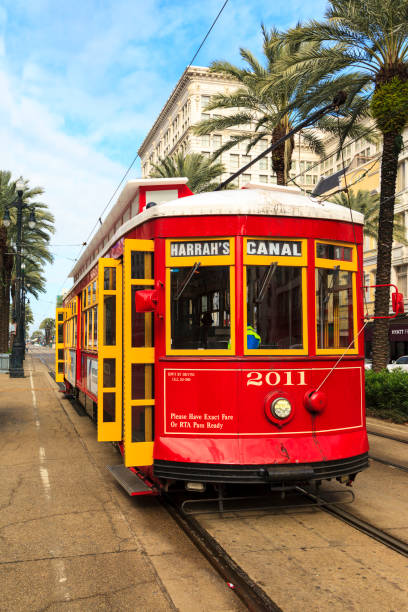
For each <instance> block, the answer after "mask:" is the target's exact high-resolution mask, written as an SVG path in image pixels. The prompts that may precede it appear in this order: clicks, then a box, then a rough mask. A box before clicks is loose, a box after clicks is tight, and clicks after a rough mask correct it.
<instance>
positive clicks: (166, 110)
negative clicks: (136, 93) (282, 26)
mask: <svg viewBox="0 0 408 612" xmlns="http://www.w3.org/2000/svg"><path fill="white" fill-rule="evenodd" d="M194 78H201V79H203V78H205V79H206V80H208V81H224V82H225V84H226V85H228V84H231V85H232V84H235V85H236V84H237V81H236V80H235V79H233V78H231V79H229V78H228V77H226V76H225V75H224V74H222V73H220V72H211V71H210V69H209V68H207V67H205V66H190V67H189V68H186V69H185V71H184V72H183V74H182V75H181V77H180V79H179V81H178V82H177V84H176V86H175V87H174V89H173V91H172V92H171V94H170V96H169V97H168V99H167V101H166V103H165V105H164V106H163V108H162V110H161V112H160V114H159V116H158V117H157V119H156V121H155V122H154V124H153V126H152V127H151V129H150V130H149V132H148V134H147V136H146V137H145V139H144V140H143V142H142V144H141V145H140V147H139V150H138V155H139V157H140V158H142V157H143V156H144V155H145V154H146V150H147V149H148V147H149V144H150V141H151V140H154V138H155V137H156V134H157V132H158V131H159V130H160V126H161V124H162V122H163V121H164V120H165V119H166V118H167V117H168V115H170V114H171V113H172V112H173V108H174V107H173V105H174V102H175V100H176V99H177V98H178V97H179V96H180V95H181V93H182V91H183V89H185V88H186V87H187V86H188V84H189V83H190V82H191V81H192V79H194Z"/></svg>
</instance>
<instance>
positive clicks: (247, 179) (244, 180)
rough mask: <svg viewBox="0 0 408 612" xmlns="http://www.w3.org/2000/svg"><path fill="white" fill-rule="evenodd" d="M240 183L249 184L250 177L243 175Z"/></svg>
mask: <svg viewBox="0 0 408 612" xmlns="http://www.w3.org/2000/svg"><path fill="white" fill-rule="evenodd" d="M242 182H243V183H250V182H251V175H250V174H243V175H242Z"/></svg>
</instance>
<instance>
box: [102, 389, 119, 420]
mask: <svg viewBox="0 0 408 612" xmlns="http://www.w3.org/2000/svg"><path fill="white" fill-rule="evenodd" d="M115 421H116V406H115V393H104V394H103V422H104V423H114V422H115Z"/></svg>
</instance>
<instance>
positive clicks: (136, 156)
mask: <svg viewBox="0 0 408 612" xmlns="http://www.w3.org/2000/svg"><path fill="white" fill-rule="evenodd" d="M228 1H229V0H225V2H224V4H223V5H222V7H221V9H220V10H219V12H218V14H217V16H216V17H215V19H214V21H213V22H212V24H211V26H210V29H209V30H208V32H207V34H206V35H205V36H204V38H203V40H202V41H201V44H200V46H199V47H198V49H197V51H196V52H195V54H194V55H193V57H192V59H191V61H190V63H189V65H188V66H187V68H186V70H188V69H189V68H190V66H191V64H192V63H193V61H194V60H195V58H196V57H197V55H198V54H199V52H200V51H201V49H202V47H203V45H204V43H205V41H206V40H207V38H208V36H209V35H210V33H211V31H212V29H213V28H214V26H215V24H216V23H217V21H218V19H219V17H220V16H221V13H222V12H223V10H224V8H225V7H226V5H227V4H228ZM138 157H139V153H136V155H135V157H134V159H133V161H132V163H131V164H130V166H129V167H128V169H127V170H126V172H125V174H124V175H123V177H122V180H121V181H120V183H119V185H118V186H117V187H116V189H115V191H114V192H113V194H112V196H111V197H110V199H109V201H108V203H107V204H106V206H105V207H104V209H103V211H102V212H101V214H100V215H99V217H98V219H97V221H96V223H95V225H94V226H93V228H92V230H91V232H90V233H89V236H88V238H87V239H86V240H85V241H84V242H83V243H82V247H81V250H80V251H79V253H78V255H77V257H76V261H78V260H79V259H80V257H81V253H82V249H83V247H84V246H86V245H88V243H89V240H90V238H91V236H92V234H93V232H94V231H95V229H96V227H97V225H98V222H99V223H100V225H102V216H103V215H104V213H105V211H106V210H107V208H108V206H109V205H110V203H111V202H112V200H113V198H114V197H115V195H116V193H117V192H118V190H119V188H120V186H121V185H122V183H123V181H124V180H125V178H126V177H127V175H128V174H129V172H130V170H131V169H132V167H133V165H134V163H135V162H136V160H137V158H138ZM68 279H69V276H67V277H66V279H65V280H64V282H63V283H62V285H61V287H63V285H64V284H65V282H66V281H67V280H68Z"/></svg>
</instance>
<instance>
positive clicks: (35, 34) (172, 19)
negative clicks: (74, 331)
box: [0, 0, 326, 331]
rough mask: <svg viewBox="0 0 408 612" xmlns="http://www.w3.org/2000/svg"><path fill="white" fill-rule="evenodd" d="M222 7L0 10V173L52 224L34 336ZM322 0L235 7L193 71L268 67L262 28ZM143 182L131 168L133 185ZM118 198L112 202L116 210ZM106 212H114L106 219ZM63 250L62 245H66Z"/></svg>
mask: <svg viewBox="0 0 408 612" xmlns="http://www.w3.org/2000/svg"><path fill="white" fill-rule="evenodd" d="M222 5H223V0H206V1H203V0H143V1H141V0H133V1H130V0H115V1H111V0H103V1H101V0H99V1H97V0H71V2H69V3H63V2H56V1H55V0H35V2H33V1H32V0H2V3H1V5H0V92H1V94H0V169H2V170H9V171H10V172H11V173H12V177H13V179H16V178H18V177H19V176H23V177H24V178H25V179H28V180H29V181H30V186H41V187H43V188H44V190H45V193H44V195H43V196H41V201H42V202H44V203H45V204H47V205H48V207H49V209H50V211H51V212H52V213H53V215H54V216H55V226H56V231H55V235H54V236H53V238H52V241H51V250H52V253H53V255H54V258H55V259H54V263H53V264H51V265H47V266H46V268H45V270H44V274H45V276H46V278H47V291H46V293H45V294H42V295H41V296H40V297H39V299H38V300H35V299H34V298H32V297H31V298H30V305H31V308H32V310H33V313H34V325H33V326H32V327H31V331H34V330H35V329H38V326H39V324H40V323H41V321H42V320H43V319H44V318H46V317H54V316H55V301H56V296H57V295H58V294H61V293H62V291H63V289H68V288H69V287H70V286H71V285H72V281H71V279H68V273H69V271H70V270H71V269H72V267H73V266H74V264H75V259H76V258H77V257H78V255H79V252H80V246H78V245H80V244H81V243H82V242H83V241H84V240H86V239H87V238H88V236H89V233H90V231H91V230H92V228H93V226H94V224H95V222H96V220H97V219H98V217H99V216H100V214H101V212H102V210H103V209H104V208H105V206H106V204H107V203H108V201H109V200H110V198H111V196H112V194H113V193H114V191H115V190H116V188H117V186H118V184H119V183H120V181H121V180H122V178H123V176H124V174H125V172H126V170H127V169H128V167H129V165H130V164H131V162H132V160H133V159H134V157H135V155H136V153H137V150H138V148H139V147H140V145H141V143H142V142H143V140H144V138H145V136H146V135H147V133H148V132H149V130H150V128H151V126H152V124H153V122H154V120H155V119H156V117H157V115H158V114H159V112H160V110H161V108H162V107H163V105H164V103H165V102H166V100H167V98H168V96H169V94H170V93H171V91H172V89H173V88H174V86H175V85H176V83H177V81H178V79H179V78H180V76H181V75H182V73H183V72H184V70H185V68H186V67H187V66H188V64H189V62H190V60H191V59H192V57H193V56H194V54H195V52H196V51H197V49H198V47H199V46H200V44H201V42H202V39H203V38H204V36H205V34H206V33H207V31H208V29H209V27H210V26H211V24H212V22H213V20H214V18H215V17H216V15H217V13H218V12H219V10H220V8H221V7H222ZM325 7H326V1H325V0H309V2H307V3H306V2H304V1H301V0H291V1H289V2H288V1H287V0H275V1H274V2H271V1H270V0H229V2H228V3H227V5H226V7H225V8H224V10H223V12H222V14H221V16H220V18H219V20H218V21H217V23H216V25H215V27H214V28H213V30H212V32H211V34H210V35H209V38H208V39H207V41H206V42H205V44H204V46H203V48H202V49H201V51H200V53H199V55H198V56H197V58H196V59H195V61H194V65H196V66H208V65H209V64H210V63H211V62H212V61H214V60H227V61H230V62H232V63H234V64H239V63H240V57H239V48H240V47H245V48H248V49H250V50H251V51H253V52H254V53H255V54H256V55H257V56H258V57H261V50H262V42H261V27H260V26H261V23H264V24H265V26H266V27H267V28H270V27H273V26H275V27H277V28H279V29H286V28H288V27H290V26H292V25H294V24H295V23H296V22H297V21H299V20H307V19H309V18H317V19H318V18H320V17H322V15H323V13H324V9H325ZM138 177H140V165H139V164H138V163H137V162H136V163H135V165H134V166H133V168H132V170H131V171H130V173H129V175H128V179H135V178H138ZM115 201H116V197H115V198H114V199H113V201H112V205H113V204H114V202H115ZM108 212H109V209H108V210H107V212H106V213H105V216H106V214H107V213H108ZM61 245H64V246H61Z"/></svg>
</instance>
